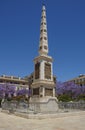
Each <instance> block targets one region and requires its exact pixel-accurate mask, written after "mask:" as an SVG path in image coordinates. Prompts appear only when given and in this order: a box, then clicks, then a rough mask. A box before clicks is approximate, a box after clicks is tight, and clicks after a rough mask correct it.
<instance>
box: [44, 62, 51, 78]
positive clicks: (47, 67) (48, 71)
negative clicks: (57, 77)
mask: <svg viewBox="0 0 85 130" xmlns="http://www.w3.org/2000/svg"><path fill="white" fill-rule="evenodd" d="M45 78H46V79H51V64H50V63H45Z"/></svg>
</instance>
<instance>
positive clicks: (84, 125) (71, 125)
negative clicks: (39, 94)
mask: <svg viewBox="0 0 85 130" xmlns="http://www.w3.org/2000/svg"><path fill="white" fill-rule="evenodd" d="M0 130H85V112H84V111H81V112H79V113H78V114H74V115H73V114H72V115H71V114H70V115H69V116H68V115H67V116H65V117H64V116H63V117H58V118H50V117H49V118H45V119H26V118H22V117H18V116H15V115H12V114H6V113H2V112H0Z"/></svg>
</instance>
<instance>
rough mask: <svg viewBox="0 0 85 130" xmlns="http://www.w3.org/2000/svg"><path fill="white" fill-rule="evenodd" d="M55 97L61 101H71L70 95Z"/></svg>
mask: <svg viewBox="0 0 85 130" xmlns="http://www.w3.org/2000/svg"><path fill="white" fill-rule="evenodd" d="M57 98H58V100H59V101H62V102H69V101H72V98H71V96H70V95H67V94H62V95H59V96H58V97H57Z"/></svg>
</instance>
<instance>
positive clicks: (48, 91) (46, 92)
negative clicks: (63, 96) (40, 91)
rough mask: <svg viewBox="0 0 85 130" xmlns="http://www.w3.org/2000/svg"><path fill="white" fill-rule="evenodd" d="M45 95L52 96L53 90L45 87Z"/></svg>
mask: <svg viewBox="0 0 85 130" xmlns="http://www.w3.org/2000/svg"><path fill="white" fill-rule="evenodd" d="M45 96H53V90H52V89H48V88H45Z"/></svg>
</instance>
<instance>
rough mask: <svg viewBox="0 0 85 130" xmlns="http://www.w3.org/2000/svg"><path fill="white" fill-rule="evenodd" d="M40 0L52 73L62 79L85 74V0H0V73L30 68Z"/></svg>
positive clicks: (20, 72)
mask: <svg viewBox="0 0 85 130" xmlns="http://www.w3.org/2000/svg"><path fill="white" fill-rule="evenodd" d="M43 2H44V3H45V5H46V14H47V25H48V39H49V55H51V56H52V57H53V59H54V63H53V71H54V75H56V76H57V79H58V81H65V80H68V79H71V78H73V77H76V76H78V75H79V74H85V0H0V75H2V74H6V75H14V76H20V77H23V76H26V75H29V74H30V73H31V72H33V71H34V63H33V59H34V58H35V57H36V56H38V46H39V35H40V21H41V19H40V18H41V9H42V3H43Z"/></svg>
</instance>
